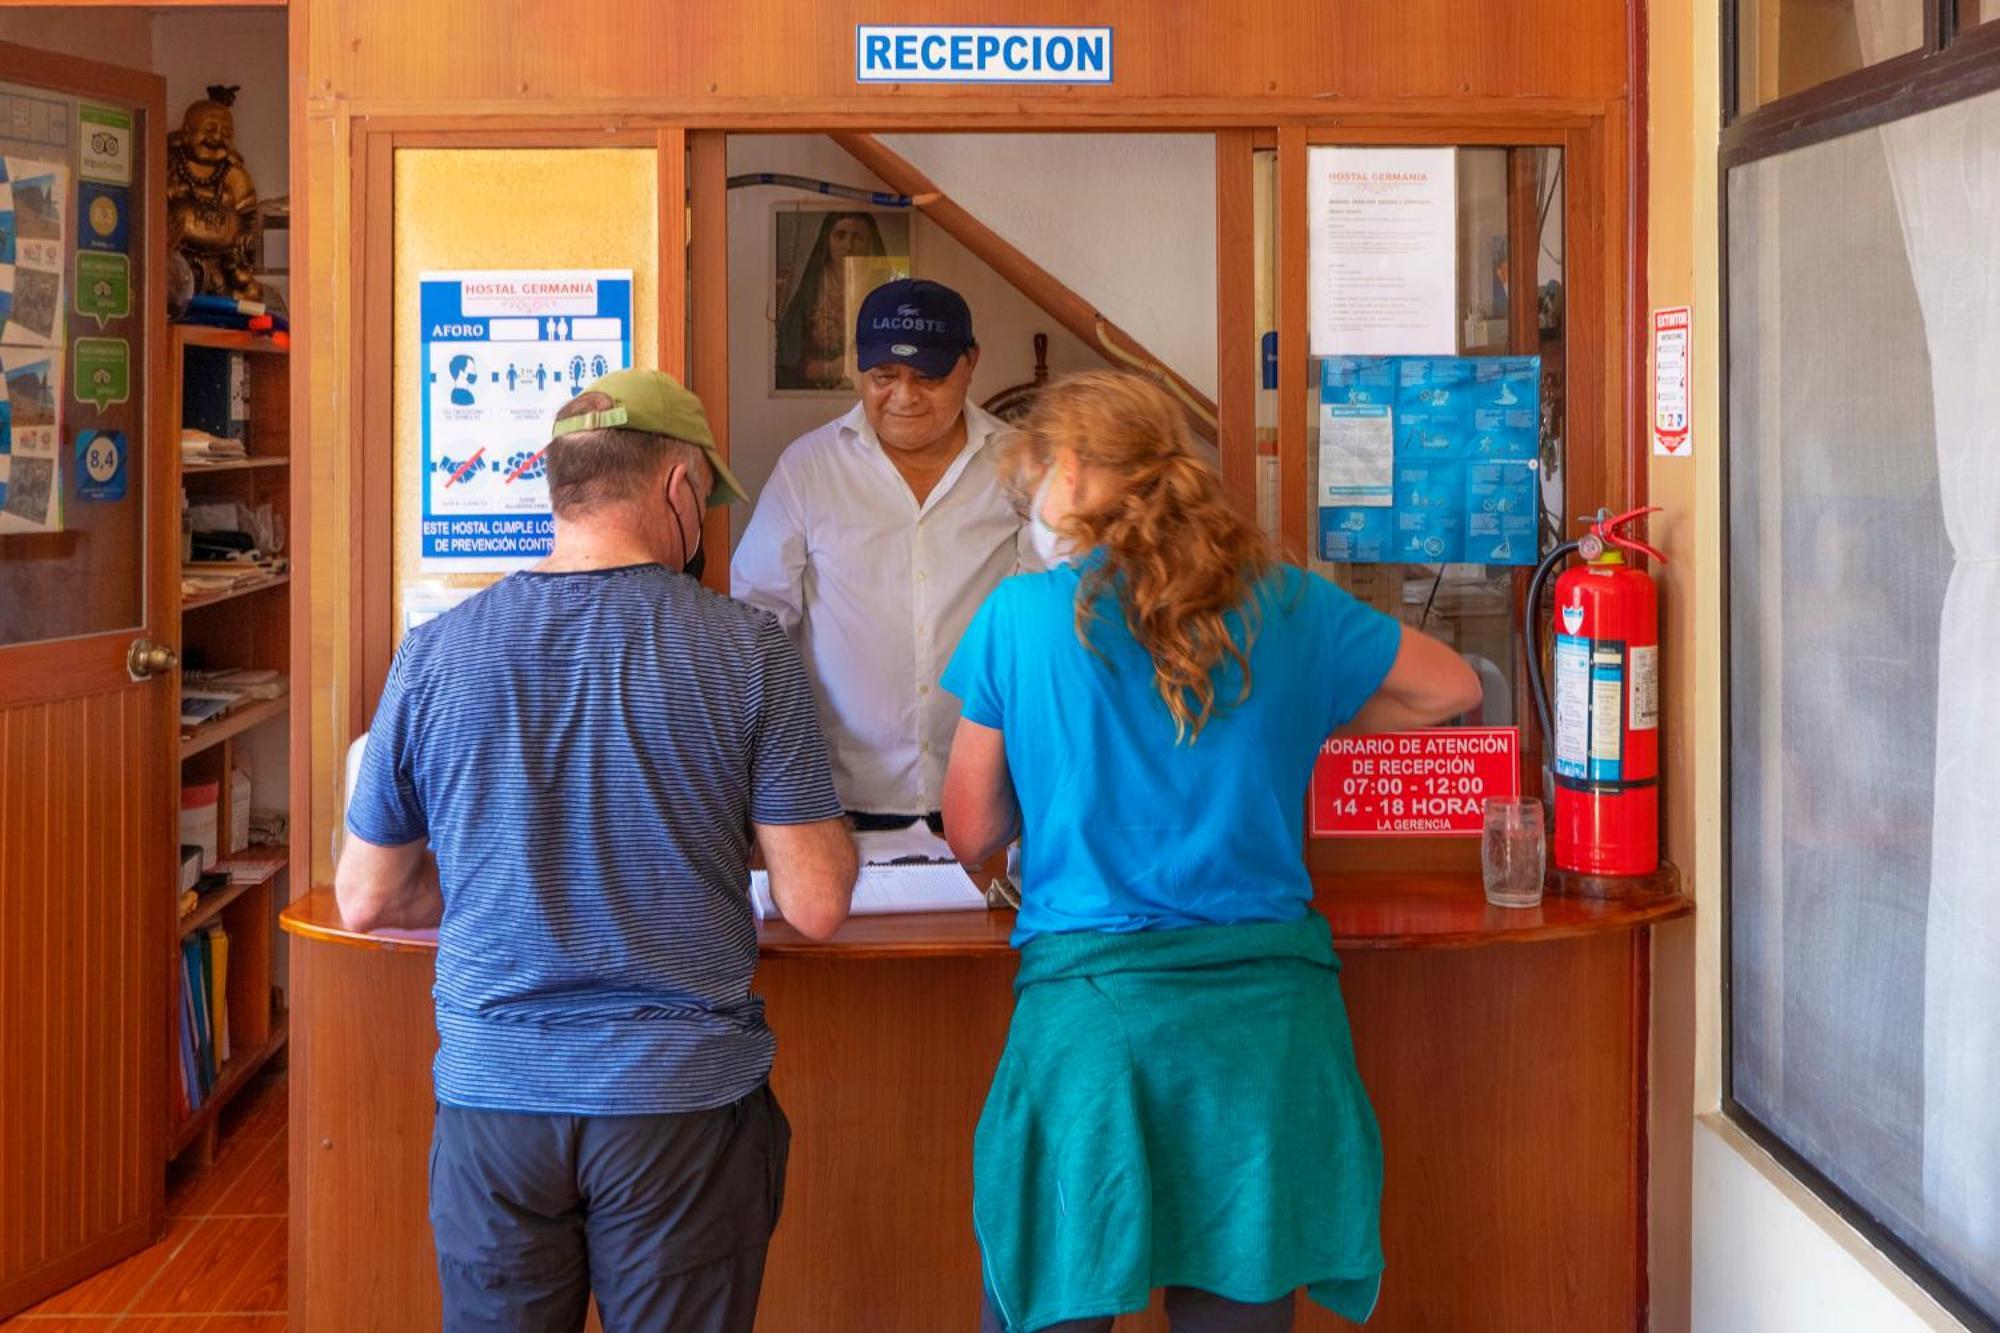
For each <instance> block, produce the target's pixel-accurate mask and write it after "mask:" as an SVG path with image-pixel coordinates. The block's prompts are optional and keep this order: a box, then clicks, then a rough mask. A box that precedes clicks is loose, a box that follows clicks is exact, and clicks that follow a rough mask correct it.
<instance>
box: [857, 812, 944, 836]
mask: <svg viewBox="0 0 2000 1333" xmlns="http://www.w3.org/2000/svg"><path fill="white" fill-rule="evenodd" d="M919 819H921V820H923V821H924V825H925V827H927V828H928V829H930V831H931V832H933V833H935V834H937V835H938V836H939V837H940V838H942V837H943V836H944V815H943V814H942V813H940V812H939V811H936V810H933V811H931V812H930V813H929V814H927V815H883V814H877V813H875V812H874V811H872V810H849V811H848V812H847V822H848V823H850V824H852V825H854V831H855V832H856V833H892V832H894V831H895V830H897V829H905V828H908V827H909V826H910V825H912V824H914V823H916V822H917V821H918V820H919Z"/></svg>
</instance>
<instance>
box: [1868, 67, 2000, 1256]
mask: <svg viewBox="0 0 2000 1333" xmlns="http://www.w3.org/2000/svg"><path fill="white" fill-rule="evenodd" d="M1882 137H1883V143H1884V147H1885V148H1886V149H1887V151H1888V158H1889V170H1890V174H1891V177H1892V179H1893V180H1894V181H1895V183H1896V203H1897V209H1898V211H1899V212H1900V214H1901V215H1902V219H1903V236H1904V239H1905V241H1906V242H1907V243H1908V245H1909V249H1910V267H1911V275H1912V277H1913V278H1914V280H1915V283H1916V288H1917V300H1918V304H1919V305H1920V306H1921V307H1922V309H1923V313H1924V332H1925V334H1926V336H1927V338H1928V340H1929V342H1930V348H1931V396H1932V399H1933V401H1934V403H1935V406H1936V413H1937V418H1936V431H1937V448H1938V490H1939V494H1940V497H1941V499H1942V501H1943V509H1944V527H1945V535H1946V536H1947V537H1948V538H1949V539H1950V542H1951V550H1952V556H1953V560H1954V565H1953V569H1952V573H1951V581H1950V583H1949V584H1948V585H1947V587H1946V589H1945V601H1944V614H1943V617H1942V618H1941V620H1940V623H1939V626H1938V657H1939V663H1940V666H1939V671H1938V738H1937V795H1936V804H1935V805H1934V807H1933V812H1932V824H1931V893H1930V903H1929V914H1928V918H1927V922H1926V930H1925V955H1924V1200H1925V1203H1926V1205H1927V1206H1928V1207H1929V1209H1930V1210H1931V1214H1932V1226H1933V1227H1934V1228H1935V1230H1936V1232H1937V1234H1938V1236H1939V1238H1940V1239H1948V1240H1949V1241H1951V1242H1953V1243H1955V1244H1957V1245H1961V1246H1963V1247H1964V1252H1965V1254H1966V1256H1967V1257H1968V1258H1971V1257H1973V1256H1977V1255H1982V1254H1983V1255H1991V1254H1993V1253H1994V1252H1995V1251H1996V1250H2000V775H1996V773H1995V769H1994V762H1995V760H1996V759H2000V282H1996V280H1995V274H1996V273H2000V96H1988V97H1984V98H1979V99H1976V100H1974V101H1970V102H1962V103H1960V104H1958V105H1956V106H1951V107H1946V108H1944V109H1943V110H1940V111H1933V112H1930V113H1928V114H1926V115H1923V116H1920V117H1914V118H1912V119H1909V120H1904V121H1899V122H1896V123H1894V124H1891V125H1887V126H1884V127H1883V129H1882Z"/></svg>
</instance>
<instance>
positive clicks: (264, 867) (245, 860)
mask: <svg viewBox="0 0 2000 1333" xmlns="http://www.w3.org/2000/svg"><path fill="white" fill-rule="evenodd" d="M215 868H216V869H217V870H221V871H226V872H228V874H229V882H230V883H232V884H257V883H261V882H262V881H264V880H267V879H269V878H270V877H271V876H273V875H275V874H277V873H278V872H279V871H280V870H283V869H284V868H285V849H284V848H282V847H247V848H245V849H244V850H242V851H240V852H233V853H231V854H230V855H228V856H225V857H223V858H222V859H221V860H220V861H218V862H216V863H215Z"/></svg>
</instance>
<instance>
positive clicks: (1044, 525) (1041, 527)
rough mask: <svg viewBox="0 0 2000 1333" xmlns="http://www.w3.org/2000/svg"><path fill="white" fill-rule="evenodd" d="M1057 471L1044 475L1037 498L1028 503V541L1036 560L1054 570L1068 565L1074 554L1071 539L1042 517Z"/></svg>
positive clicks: (1037, 489) (1036, 494)
mask: <svg viewBox="0 0 2000 1333" xmlns="http://www.w3.org/2000/svg"><path fill="white" fill-rule="evenodd" d="M1055 480H1056V470H1055V468H1054V467H1053V466H1051V467H1050V468H1049V470H1048V471H1047V472H1044V473H1043V474H1042V484H1041V485H1039V486H1037V487H1036V488H1035V498H1034V499H1033V500H1030V501H1029V502H1028V540H1029V542H1030V543H1032V544H1033V546H1034V548H1035V558H1036V559H1037V560H1040V561H1041V562H1042V567H1043V568H1044V569H1054V568H1055V567H1056V566H1057V565H1061V564H1066V563H1068V561H1069V558H1070V556H1071V555H1072V554H1073V552H1072V551H1071V550H1070V539H1069V538H1067V537H1065V536H1063V535H1062V534H1061V533H1060V532H1057V531H1056V530H1055V529H1054V528H1052V527H1050V526H1049V521H1048V520H1047V519H1045V518H1043V517H1042V504H1043V502H1045V501H1046V500H1047V499H1048V498H1049V488H1050V487H1052V486H1054V485H1055Z"/></svg>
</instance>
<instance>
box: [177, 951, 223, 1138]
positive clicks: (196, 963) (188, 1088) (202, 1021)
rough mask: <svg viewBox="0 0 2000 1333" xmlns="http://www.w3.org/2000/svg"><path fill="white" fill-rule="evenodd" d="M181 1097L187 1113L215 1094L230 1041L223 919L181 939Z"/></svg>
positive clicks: (203, 1103)
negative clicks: (221, 921)
mask: <svg viewBox="0 0 2000 1333" xmlns="http://www.w3.org/2000/svg"><path fill="white" fill-rule="evenodd" d="M180 998H181V1004H180V1043H179V1044H180V1071H181V1077H180V1088H179V1092H180V1096H181V1104H182V1107H183V1110H184V1112H185V1113H187V1114H192V1113H193V1112H195V1111H199V1110H200V1109H201V1108H202V1106H203V1105H205V1104H206V1103H207V1101H208V1099H209V1098H210V1097H211V1096H213V1095H214V1093H215V1085H216V1084H217V1082H219V1081H220V1079H221V1077H222V1067H223V1066H224V1065H226V1064H228V1063H229V1059H230V1056H231V1054H232V1052H231V1049H230V1044H229V932H228V931H227V929H225V928H224V927H223V925H222V924H221V923H220V922H217V923H215V924H213V925H210V926H207V927H205V928H203V929H201V930H197V931H195V932H194V933H193V934H191V935H189V936H188V937H187V938H186V939H184V940H182V941H181V984H180Z"/></svg>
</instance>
